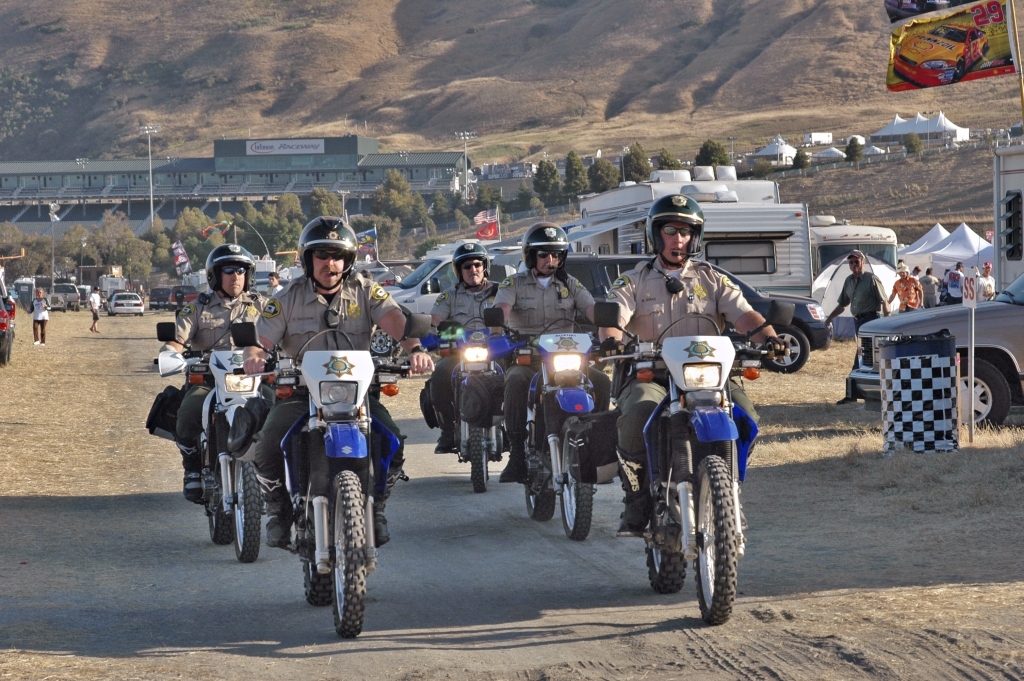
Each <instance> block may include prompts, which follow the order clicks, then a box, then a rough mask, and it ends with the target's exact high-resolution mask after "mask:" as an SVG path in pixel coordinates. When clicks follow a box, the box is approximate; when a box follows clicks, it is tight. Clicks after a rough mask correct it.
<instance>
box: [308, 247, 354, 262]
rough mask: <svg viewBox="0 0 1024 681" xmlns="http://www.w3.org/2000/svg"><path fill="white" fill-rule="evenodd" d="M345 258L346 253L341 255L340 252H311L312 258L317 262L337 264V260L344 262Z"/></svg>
mask: <svg viewBox="0 0 1024 681" xmlns="http://www.w3.org/2000/svg"><path fill="white" fill-rule="evenodd" d="M347 256H348V254H347V253H342V252H341V251H324V250H317V251H313V257H314V258H317V259H318V260H334V261H335V262H337V261H338V260H344V259H345V258H346V257H347Z"/></svg>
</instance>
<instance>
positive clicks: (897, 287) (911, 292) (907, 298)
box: [888, 262, 924, 312]
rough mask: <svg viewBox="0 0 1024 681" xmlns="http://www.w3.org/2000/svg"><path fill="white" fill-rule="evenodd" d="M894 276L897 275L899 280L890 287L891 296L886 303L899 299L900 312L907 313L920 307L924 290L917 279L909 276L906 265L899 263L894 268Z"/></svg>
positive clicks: (908, 269)
mask: <svg viewBox="0 0 1024 681" xmlns="http://www.w3.org/2000/svg"><path fill="white" fill-rule="evenodd" d="M896 274H898V275H899V278H898V279H897V280H896V282H895V283H894V284H893V285H892V294H891V295H890V296H889V301H888V302H889V303H890V304H891V303H892V301H893V298H896V297H899V299H900V312H909V311H911V310H916V309H917V308H919V307H921V303H922V301H924V289H923V288H922V287H921V282H919V281H918V280H917V277H914V276H911V274H910V268H909V267H907V263H905V262H900V264H899V265H897V266H896Z"/></svg>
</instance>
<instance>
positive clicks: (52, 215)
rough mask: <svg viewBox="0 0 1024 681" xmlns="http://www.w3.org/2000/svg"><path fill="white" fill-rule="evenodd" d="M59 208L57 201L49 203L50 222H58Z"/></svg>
mask: <svg viewBox="0 0 1024 681" xmlns="http://www.w3.org/2000/svg"><path fill="white" fill-rule="evenodd" d="M59 210H60V204H59V203H51V204H50V222H60V217H58V215H57V211H59Z"/></svg>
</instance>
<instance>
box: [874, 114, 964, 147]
mask: <svg viewBox="0 0 1024 681" xmlns="http://www.w3.org/2000/svg"><path fill="white" fill-rule="evenodd" d="M912 132H915V133H917V134H918V136H919V137H921V138H922V139H927V138H929V137H931V138H935V139H940V138H943V139H951V140H953V141H955V142H961V141H965V140H967V139H969V138H970V135H971V131H970V128H961V127H960V126H959V125H957V124H955V123H953V122H952V121H950V120H949V119H948V118H946V115H945V114H944V113H942V112H941V111H940V112H939V113H938V115H937V116H934V117H932V118H925V117H924V116H922V115H921V114H920V113H918V114H917V115H916V116H914V117H913V118H911V119H910V120H906V119H903V118H900V117H899V115H897V116H896V117H895V118H893V120H892V122H891V123H889V124H888V125H886V126H885V127H884V128H882V129H881V130H878V131H877V132H874V133H872V134H871V135H870V136H869V137H868V139H870V140H871V141H872V142H880V143H882V142H899V143H903V140H904V138H905V137H906V136H907V135H909V134H910V133H912Z"/></svg>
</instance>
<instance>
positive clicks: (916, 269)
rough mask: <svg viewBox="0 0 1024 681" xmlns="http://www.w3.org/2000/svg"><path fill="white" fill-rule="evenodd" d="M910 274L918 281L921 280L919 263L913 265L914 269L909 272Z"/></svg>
mask: <svg viewBox="0 0 1024 681" xmlns="http://www.w3.org/2000/svg"><path fill="white" fill-rule="evenodd" d="M910 276H912V277H914V278H916V279H917V280H918V281H920V280H921V267H920V265H914V271H913V272H911V273H910Z"/></svg>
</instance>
